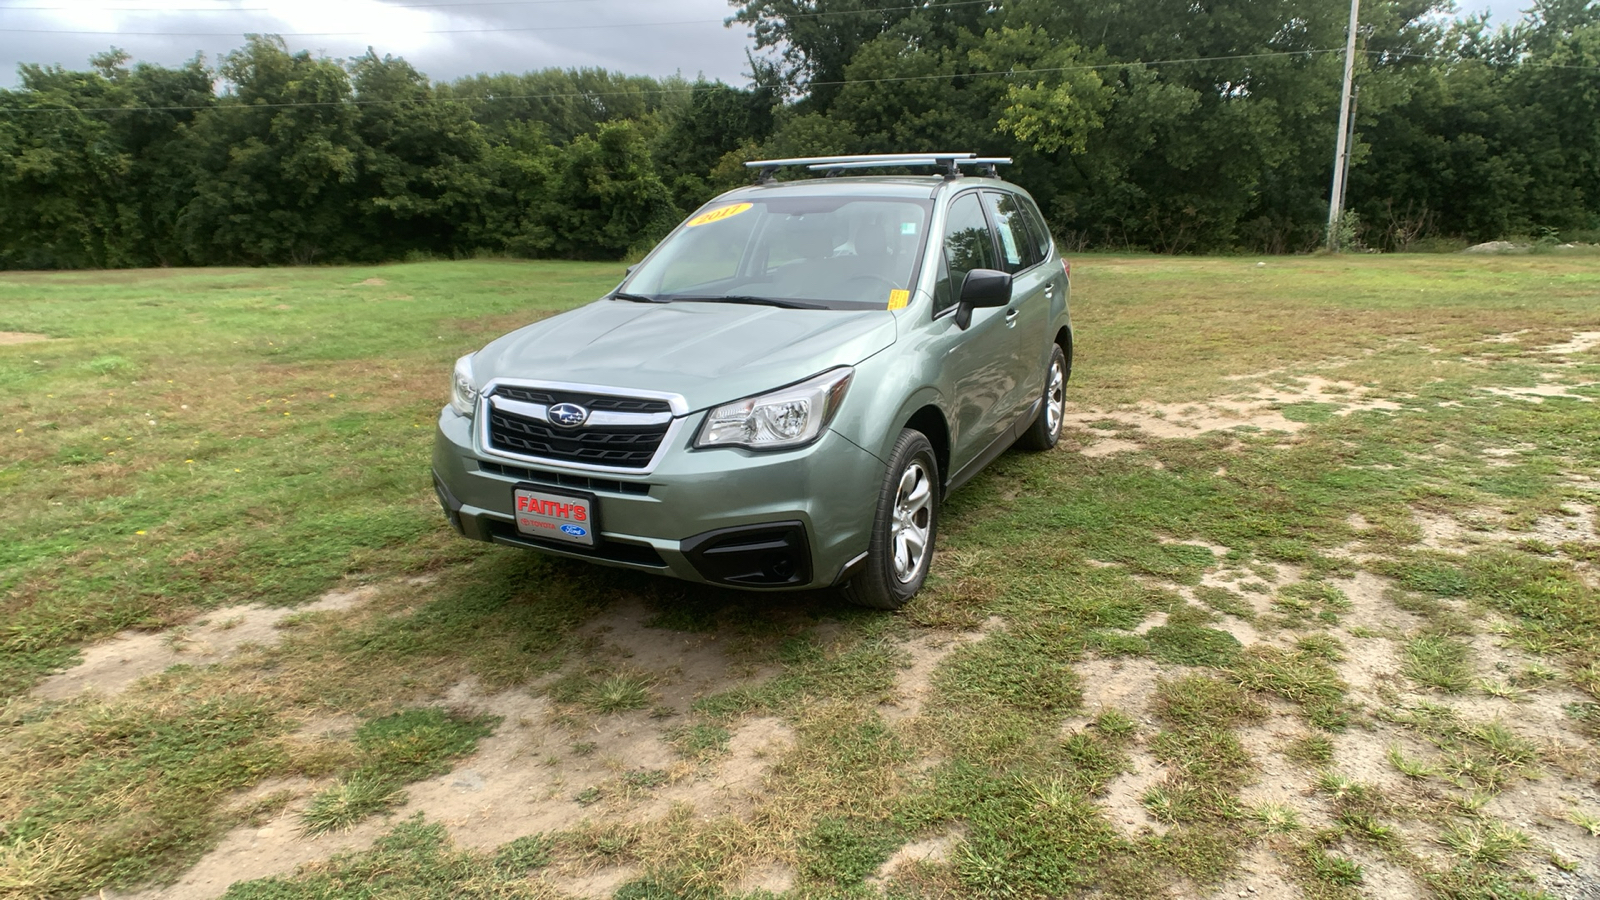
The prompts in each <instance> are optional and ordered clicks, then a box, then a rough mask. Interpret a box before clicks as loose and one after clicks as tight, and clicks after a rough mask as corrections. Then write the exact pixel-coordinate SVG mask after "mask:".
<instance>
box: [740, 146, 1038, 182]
mask: <svg viewBox="0 0 1600 900" xmlns="http://www.w3.org/2000/svg"><path fill="white" fill-rule="evenodd" d="M1010 164H1011V158H1010V157H1003V156H988V157H979V156H978V154H976V153H869V154H863V155H856V156H805V157H797V158H795V159H761V160H756V161H754V162H747V163H745V167H746V168H750V169H760V170H761V183H762V184H767V183H768V182H771V181H772V180H773V177H774V176H775V175H776V174H777V172H778V170H779V169H781V168H784V167H787V166H805V167H806V168H808V169H810V170H811V171H813V172H827V173H828V175H829V176H830V177H831V176H833V175H835V174H837V173H839V172H841V171H844V170H846V169H878V168H885V167H891V166H906V167H910V168H920V167H923V166H931V167H934V168H938V169H943V170H944V176H945V177H946V178H959V177H961V167H962V166H983V167H984V174H986V175H988V176H989V177H991V178H997V177H999V174H998V172H997V170H996V168H995V167H996V166H1004V165H1010Z"/></svg>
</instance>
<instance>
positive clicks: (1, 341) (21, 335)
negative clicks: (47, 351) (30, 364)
mask: <svg viewBox="0 0 1600 900" xmlns="http://www.w3.org/2000/svg"><path fill="white" fill-rule="evenodd" d="M48 340H50V335H48V334H33V333H31V332H27V331H0V347H4V346H7V345H10V344H32V343H35V342H38V341H48Z"/></svg>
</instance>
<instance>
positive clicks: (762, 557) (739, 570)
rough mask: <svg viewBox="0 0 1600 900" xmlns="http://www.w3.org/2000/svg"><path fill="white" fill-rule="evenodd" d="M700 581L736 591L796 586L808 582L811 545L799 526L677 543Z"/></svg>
mask: <svg viewBox="0 0 1600 900" xmlns="http://www.w3.org/2000/svg"><path fill="white" fill-rule="evenodd" d="M679 546H680V548H681V549H682V550H683V554H684V555H685V556H687V557H688V558H689V562H690V563H691V564H693V565H694V568H695V571H697V572H699V573H700V577H702V578H704V579H705V580H707V581H710V582H715V583H717V584H729V585H735V586H737V587H794V586H796V585H802V584H807V583H809V582H810V581H811V547H810V545H809V544H808V543H807V541H806V528H805V525H804V524H802V523H800V522H772V523H768V524H764V525H741V526H738V527H735V528H719V529H717V530H716V531H707V532H705V533H703V534H697V535H695V536H694V537H691V538H686V539H685V540H684V541H682V543H681V544H680V545H679Z"/></svg>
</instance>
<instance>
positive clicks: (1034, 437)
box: [1017, 344, 1068, 453]
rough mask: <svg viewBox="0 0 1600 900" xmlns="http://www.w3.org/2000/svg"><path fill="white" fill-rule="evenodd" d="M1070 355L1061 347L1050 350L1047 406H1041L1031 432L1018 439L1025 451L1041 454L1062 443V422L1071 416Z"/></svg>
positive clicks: (1046, 379) (1046, 389) (1045, 398)
mask: <svg viewBox="0 0 1600 900" xmlns="http://www.w3.org/2000/svg"><path fill="white" fill-rule="evenodd" d="M1067 374H1068V373H1067V355H1066V354H1065V353H1062V352H1061V345H1060V344H1052V345H1051V347H1050V365H1049V366H1048V367H1046V368H1045V370H1044V402H1042V403H1040V404H1039V415H1038V416H1037V417H1036V418H1035V419H1034V420H1033V424H1032V425H1029V426H1028V430H1027V431H1024V432H1023V433H1022V437H1020V438H1018V439H1017V446H1018V447H1021V448H1022V449H1023V450H1031V451H1033V452H1035V453H1041V452H1043V451H1045V450H1049V449H1051V448H1053V447H1055V445H1056V441H1058V440H1060V439H1061V420H1062V419H1064V418H1065V417H1066V412H1067Z"/></svg>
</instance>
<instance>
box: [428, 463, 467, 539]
mask: <svg viewBox="0 0 1600 900" xmlns="http://www.w3.org/2000/svg"><path fill="white" fill-rule="evenodd" d="M433 494H434V496H436V497H438V498H439V506H441V507H443V509H444V515H445V518H447V519H449V520H450V527H451V528H454V529H455V530H456V534H466V533H467V530H466V528H464V527H462V525H461V501H460V500H457V499H456V495H455V494H452V493H450V489H449V488H447V487H445V486H444V479H442V478H440V477H439V473H438V472H434V473H433Z"/></svg>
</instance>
